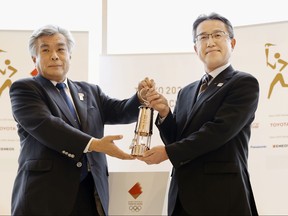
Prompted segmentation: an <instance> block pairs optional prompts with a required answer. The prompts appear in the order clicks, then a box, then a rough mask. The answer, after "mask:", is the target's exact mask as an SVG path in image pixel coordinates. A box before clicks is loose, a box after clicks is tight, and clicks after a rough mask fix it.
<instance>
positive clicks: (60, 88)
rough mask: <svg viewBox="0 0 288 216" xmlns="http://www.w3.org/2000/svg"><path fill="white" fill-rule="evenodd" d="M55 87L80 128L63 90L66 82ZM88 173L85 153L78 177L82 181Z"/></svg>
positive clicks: (73, 109) (72, 107)
mask: <svg viewBox="0 0 288 216" xmlns="http://www.w3.org/2000/svg"><path fill="white" fill-rule="evenodd" d="M56 88H58V89H59V92H60V94H61V96H62V97H63V99H64V100H65V102H66V104H67V106H68V108H69V110H70V112H71V114H72V116H73V118H74V121H75V122H76V123H77V125H78V128H79V129H80V126H81V125H80V122H79V120H78V116H77V114H76V110H75V108H74V106H73V104H72V101H71V99H70V98H69V97H68V95H67V94H66V92H65V88H66V84H65V83H57V84H56ZM87 174H88V166H87V157H86V154H84V156H83V158H82V168H81V177H80V180H81V181H82V180H83V179H84V178H85V177H86V175H87Z"/></svg>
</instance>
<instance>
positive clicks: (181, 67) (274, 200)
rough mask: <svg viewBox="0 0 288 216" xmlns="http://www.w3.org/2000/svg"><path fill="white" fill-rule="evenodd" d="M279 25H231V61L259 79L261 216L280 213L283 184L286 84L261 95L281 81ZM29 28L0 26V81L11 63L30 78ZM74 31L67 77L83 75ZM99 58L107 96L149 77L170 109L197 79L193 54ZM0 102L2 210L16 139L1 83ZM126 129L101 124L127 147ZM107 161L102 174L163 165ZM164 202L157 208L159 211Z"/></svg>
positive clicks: (286, 195) (254, 144) (83, 59)
mask: <svg viewBox="0 0 288 216" xmlns="http://www.w3.org/2000/svg"><path fill="white" fill-rule="evenodd" d="M287 29H288V23H287V22H282V23H274V24H273V23H272V24H263V25H254V26H246V27H239V28H236V30H235V33H236V39H237V44H236V48H235V50H234V53H233V58H232V63H233V66H234V67H235V68H236V69H239V70H243V71H246V72H249V73H251V74H253V75H254V76H256V77H257V78H258V80H259V82H260V85H261V86H260V103H259V108H258V110H257V115H256V119H255V121H254V124H253V127H252V137H251V142H250V144H249V147H250V155H249V170H250V174H251V180H252V186H253V189H254V192H255V198H256V202H257V205H258V209H259V213H260V214H261V215H281V214H282V215H287V214H288V206H287V205H286V202H287V199H288V187H287V186H286V184H285V183H286V182H287V180H288V172H287V168H288V156H287V154H288V152H287V151H288V135H287V132H286V131H287V126H288V123H287V117H288V107H287V106H288V102H286V101H285V99H286V98H287V96H288V89H287V88H286V87H283V86H285V84H284V85H283V86H281V85H280V82H277V83H276V84H275V86H274V88H273V91H272V94H271V97H270V98H269V99H268V92H269V88H270V85H271V83H272V82H273V80H274V79H275V77H276V78H277V77H279V78H281V74H282V77H283V83H285V82H286V80H287V73H288V68H286V65H287V62H288V57H286V56H288V41H287V40H286V38H287V37H288V30H287ZM30 33H31V32H30V31H29V32H28V31H1V40H0V70H1V71H2V72H3V71H4V70H5V69H6V72H7V73H6V74H3V75H2V73H1V74H0V84H1V86H2V84H3V83H4V82H5V81H6V80H7V79H8V77H9V75H11V74H12V73H13V71H15V69H16V70H17V73H15V75H13V76H12V77H11V81H13V80H15V79H18V78H20V77H24V76H30V74H29V73H30V72H31V71H32V70H33V68H34V66H33V64H32V61H31V59H30V56H29V53H28V50H27V39H28V35H30ZM19 35H20V36H19ZM74 35H75V38H76V41H77V44H78V47H76V49H75V51H74V54H73V56H72V59H73V61H72V64H73V65H72V66H73V68H75V70H74V69H73V70H72V71H73V72H72V71H71V77H72V75H73V77H72V78H73V79H77V80H86V79H87V74H86V71H88V69H87V65H88V62H87V61H88V51H87V50H88V39H87V37H88V36H87V34H86V33H81V32H80V33H79V32H78V33H74ZM80 41H81V42H80ZM80 44H81V46H79V45H80ZM265 45H266V46H265ZM77 49H79V50H77ZM4 51H5V52H4ZM267 51H269V52H267ZM266 53H268V55H267V56H266ZM266 57H267V59H268V61H267V59H266ZM6 60H10V62H9V61H6ZM79 62H80V64H79ZM100 63H101V64H100V77H99V79H100V83H99V84H100V86H101V87H102V88H103V90H104V91H105V92H106V93H107V94H109V95H110V96H112V97H117V98H125V97H129V96H131V95H132V94H134V93H135V88H136V86H137V84H138V82H139V81H140V80H142V79H143V78H144V77H146V76H149V77H151V78H153V79H155V81H156V83H157V87H158V89H159V91H161V92H162V93H163V94H165V95H166V96H167V98H168V99H169V101H170V104H171V107H172V108H173V106H174V104H175V99H176V95H177V92H178V90H179V88H181V87H183V86H184V85H186V84H188V83H190V82H192V81H194V80H196V79H198V78H200V77H201V76H202V74H203V68H202V64H201V62H200V61H199V60H198V58H197V56H196V55H195V54H194V53H186V54H181V53H179V54H166V55H165V54H163V55H162V54H159V55H157V54H155V55H114V56H102V57H101V59H100ZM71 69H72V68H71ZM243 88H245V86H243ZM0 106H1V111H2V112H1V113H0V133H1V136H0V158H1V165H0V176H1V178H0V191H1V195H0V214H9V213H10V197H11V188H12V183H13V181H14V176H15V172H16V163H17V156H18V155H17V153H18V152H19V143H18V137H17V135H16V130H15V123H14V121H13V120H12V117H11V111H10V104H9V98H8V92H7V89H6V90H5V91H3V92H2V94H1V96H0ZM155 116H156V115H155ZM134 127H135V124H130V125H120V126H107V127H106V130H105V133H106V134H123V135H124V138H123V140H122V141H119V142H117V143H118V144H119V146H120V147H121V148H123V150H125V151H127V152H128V151H129V149H128V147H129V145H130V143H131V140H132V138H133V133H134ZM161 143H162V142H161V140H160V138H159V134H158V131H157V129H156V128H155V127H154V134H153V137H152V145H158V144H161ZM108 160H109V161H108V162H109V169H110V172H119V171H120V172H126V171H127V172H139V171H140V172H141V171H170V170H171V164H170V163H169V161H166V162H164V163H162V164H159V165H151V166H148V165H146V164H144V163H142V162H140V161H120V160H117V159H113V158H110V157H108ZM166 198H167V197H166ZM166 207H167V206H164V208H165V209H164V210H163V211H164V212H165V210H166Z"/></svg>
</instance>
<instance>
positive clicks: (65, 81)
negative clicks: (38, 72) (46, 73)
mask: <svg viewBox="0 0 288 216" xmlns="http://www.w3.org/2000/svg"><path fill="white" fill-rule="evenodd" d="M50 82H52V84H53V85H54V86H56V84H57V83H58V82H56V81H54V80H50ZM63 83H65V85H66V87H67V88H68V89H69V87H68V82H67V78H66V79H65V80H64V81H63Z"/></svg>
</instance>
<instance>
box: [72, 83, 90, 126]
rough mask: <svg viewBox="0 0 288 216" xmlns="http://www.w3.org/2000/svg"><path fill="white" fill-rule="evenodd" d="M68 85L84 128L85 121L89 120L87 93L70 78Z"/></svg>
mask: <svg viewBox="0 0 288 216" xmlns="http://www.w3.org/2000/svg"><path fill="white" fill-rule="evenodd" d="M68 85H69V89H70V93H71V96H72V98H73V101H74V105H75V108H76V110H77V113H78V116H79V119H80V123H81V125H82V128H83V127H84V124H85V122H87V93H86V92H84V91H83V90H82V88H81V87H80V86H79V85H77V84H76V83H74V82H72V81H71V80H69V79H68Z"/></svg>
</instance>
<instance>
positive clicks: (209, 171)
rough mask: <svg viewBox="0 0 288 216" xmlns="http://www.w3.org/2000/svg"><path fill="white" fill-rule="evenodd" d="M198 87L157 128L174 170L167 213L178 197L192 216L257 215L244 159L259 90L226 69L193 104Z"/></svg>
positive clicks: (247, 76)
mask: <svg viewBox="0 0 288 216" xmlns="http://www.w3.org/2000/svg"><path fill="white" fill-rule="evenodd" d="M199 87H200V81H197V82H194V83H192V84H190V85H188V86H186V87H184V88H183V89H182V90H181V91H180V92H179V94H178V98H177V103H176V106H175V109H174V112H173V114H172V113H170V114H169V115H168V116H167V117H166V119H165V121H164V122H163V123H162V124H160V125H157V126H158V128H159V130H160V135H161V138H162V140H163V142H164V143H165V145H166V151H167V154H168V157H169V159H170V161H171V163H172V164H173V167H174V170H173V174H172V180H171V185H170V191H169V204H168V213H169V214H170V215H171V213H172V212H173V209H174V206H175V202H176V197H177V194H178V195H179V199H180V201H181V204H182V206H183V207H184V209H185V211H186V212H188V213H189V214H191V215H257V210H256V206H255V202H254V198H253V193H252V189H251V185H250V180H249V174H248V171H247V157H248V148H249V147H248V141H249V139H250V132H251V131H250V125H251V123H252V121H253V120H254V114H255V111H256V108H257V104H258V97H259V84H258V82H257V80H256V79H255V78H254V77H253V76H252V75H250V74H248V73H244V72H239V71H235V70H234V69H233V68H232V66H229V67H228V68H227V69H225V70H224V71H222V72H221V73H220V74H219V75H218V76H217V77H216V78H215V79H214V80H213V81H212V83H211V84H210V85H209V87H208V88H207V89H206V91H205V92H204V93H203V94H202V95H200V97H199V98H198V100H196V98H197V94H198V90H199Z"/></svg>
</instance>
